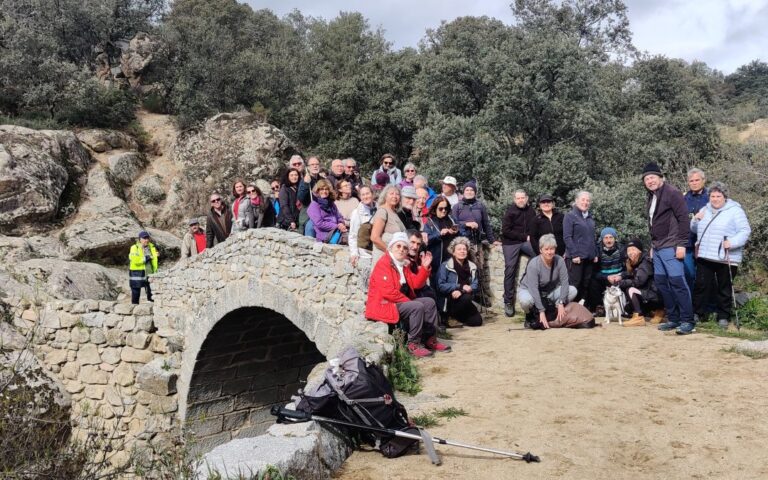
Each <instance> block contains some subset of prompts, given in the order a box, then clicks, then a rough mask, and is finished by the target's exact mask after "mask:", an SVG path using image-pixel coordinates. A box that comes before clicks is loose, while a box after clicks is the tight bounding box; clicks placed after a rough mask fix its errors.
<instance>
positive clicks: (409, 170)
mask: <svg viewBox="0 0 768 480" xmlns="http://www.w3.org/2000/svg"><path fill="white" fill-rule="evenodd" d="M415 171H416V170H413V169H411V168H409V169H408V170H406V172H415Z"/></svg>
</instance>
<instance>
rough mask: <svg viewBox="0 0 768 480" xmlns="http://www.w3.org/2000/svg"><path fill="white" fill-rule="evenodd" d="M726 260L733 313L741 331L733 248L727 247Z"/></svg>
mask: <svg viewBox="0 0 768 480" xmlns="http://www.w3.org/2000/svg"><path fill="white" fill-rule="evenodd" d="M726 240H728V237H723V242H725V241H726ZM723 249H724V250H725V261H726V262H727V263H728V278H729V279H730V280H731V303H732V304H733V313H734V314H735V315H736V331H737V332H741V320H739V308H738V306H737V305H736V289H735V288H734V287H733V273H732V272H731V253H730V251H731V249H730V248H725V246H723Z"/></svg>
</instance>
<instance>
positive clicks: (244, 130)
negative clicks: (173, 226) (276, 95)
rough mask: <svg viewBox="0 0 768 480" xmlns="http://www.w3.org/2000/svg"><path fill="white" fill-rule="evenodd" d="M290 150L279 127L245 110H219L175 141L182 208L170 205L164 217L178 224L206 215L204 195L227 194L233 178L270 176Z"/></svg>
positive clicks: (282, 165)
mask: <svg viewBox="0 0 768 480" xmlns="http://www.w3.org/2000/svg"><path fill="white" fill-rule="evenodd" d="M294 153H296V148H295V147H294V145H293V143H292V142H291V141H290V140H289V139H288V137H286V136H285V134H284V133H283V132H282V131H281V130H280V129H278V128H277V127H274V126H272V125H269V124H267V123H262V122H259V121H258V120H257V118H256V117H255V116H254V115H252V114H250V113H247V112H238V113H220V114H218V115H216V116H214V117H212V118H210V119H208V120H207V121H206V122H205V124H204V125H203V126H202V127H201V128H200V129H198V130H197V131H195V132H193V133H190V134H187V135H185V136H182V137H179V139H178V140H177V143H176V146H175V149H174V161H175V162H176V163H177V164H178V165H180V167H181V178H180V179H179V181H177V182H176V185H177V187H178V188H179V189H180V190H179V192H178V202H180V203H179V204H180V205H185V207H186V208H185V209H180V208H178V207H179V204H174V205H173V206H172V208H169V209H168V211H167V215H168V217H169V218H168V219H169V220H172V221H175V222H176V223H179V222H180V221H181V220H182V219H183V218H185V217H186V216H189V215H191V214H195V215H198V214H201V213H205V212H206V211H207V210H208V208H209V207H208V205H207V203H208V202H207V200H208V193H209V192H210V191H212V190H218V191H221V192H222V193H225V194H228V193H229V192H230V190H231V189H232V181H233V180H234V179H235V178H244V179H245V180H246V181H255V180H256V179H258V178H262V179H271V178H274V177H275V176H276V175H277V173H278V171H279V170H280V169H281V168H283V167H284V166H285V162H286V160H287V159H288V158H290V156H291V155H293V154H294ZM166 203H168V202H166ZM173 215H175V217H172V218H171V216H173ZM171 223H172V222H171Z"/></svg>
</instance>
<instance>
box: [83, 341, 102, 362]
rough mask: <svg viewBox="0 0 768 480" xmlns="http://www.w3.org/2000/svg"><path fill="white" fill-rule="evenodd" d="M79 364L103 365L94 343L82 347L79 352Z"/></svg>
mask: <svg viewBox="0 0 768 480" xmlns="http://www.w3.org/2000/svg"><path fill="white" fill-rule="evenodd" d="M77 362H78V363H79V364H80V365H98V364H100V363H101V357H100V356H99V350H98V348H97V347H96V345H94V344H92V343H86V344H84V345H82V346H81V347H80V350H79V351H78V352H77Z"/></svg>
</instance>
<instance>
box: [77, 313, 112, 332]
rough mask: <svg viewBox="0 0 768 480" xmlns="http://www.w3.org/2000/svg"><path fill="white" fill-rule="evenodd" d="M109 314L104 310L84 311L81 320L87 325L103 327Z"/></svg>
mask: <svg viewBox="0 0 768 480" xmlns="http://www.w3.org/2000/svg"><path fill="white" fill-rule="evenodd" d="M106 317H107V316H106V315H105V314H104V313H102V312H92V313H84V314H83V316H82V317H80V319H81V321H82V322H83V325H85V326H86V327H98V328H101V327H103V326H104V319H105V318H106Z"/></svg>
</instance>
